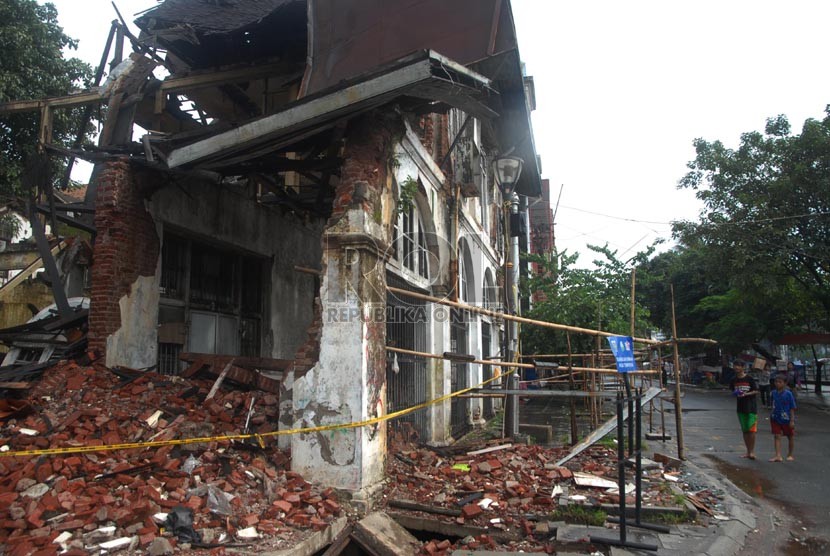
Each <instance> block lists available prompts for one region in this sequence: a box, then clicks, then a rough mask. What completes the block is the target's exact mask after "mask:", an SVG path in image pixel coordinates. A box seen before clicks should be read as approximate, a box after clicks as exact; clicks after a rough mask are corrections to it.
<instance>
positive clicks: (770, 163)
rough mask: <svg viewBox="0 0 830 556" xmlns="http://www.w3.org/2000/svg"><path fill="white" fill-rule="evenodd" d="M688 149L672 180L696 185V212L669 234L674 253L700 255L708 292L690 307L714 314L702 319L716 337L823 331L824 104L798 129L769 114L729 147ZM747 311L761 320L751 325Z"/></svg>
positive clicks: (827, 263)
mask: <svg viewBox="0 0 830 556" xmlns="http://www.w3.org/2000/svg"><path fill="white" fill-rule="evenodd" d="M695 149H696V153H697V156H696V158H695V159H694V160H693V161H691V162H690V163H689V169H690V172H689V173H688V174H687V175H686V176H685V177H684V178H683V179H682V180H681V181H680V183H679V187H680V188H691V189H694V190H695V191H696V192H697V197H698V198H699V199H700V200H701V201H703V204H704V211H703V214H702V215H701V219H700V221H699V222H682V223H679V224H676V225H675V227H674V233H675V237H676V238H677V239H678V240H679V241H680V243H681V245H682V246H685V249H684V250H683V251H682V252H681V253H678V256H679V257H680V258H686V259H689V258H698V259H699V260H700V262H701V264H700V266H698V267H697V270H698V271H699V272H701V273H703V275H704V276H706V277H707V278H708V279H709V280H711V282H710V283H712V284H714V291H708V292H707V295H704V296H700V298H699V302H698V303H697V304H696V305H694V306H692V307H693V309H692V311H691V312H694V311H697V312H698V314H699V315H700V314H706V315H708V316H709V317H711V316H713V314H718V315H720V316H721V319H722V322H720V323H717V324H710V326H709V330H710V331H711V333H712V334H713V335H714V334H719V335H721V338H720V339H724V338H723V334H725V332H726V330H727V329H731V330H744V333H742V334H739V335H740V336H742V337H745V336H748V335H755V337H754V338H752V340H758V339H760V337H759V336H758V335H759V334H762V333H764V332H766V333H768V334H770V333H780V332H782V331H786V330H788V329H793V328H801V329H804V328H812V329H815V328H823V329H828V328H830V326H828V325H830V107H828V111H827V113H826V116H825V118H824V119H822V120H815V119H808V120H807V121H806V122H804V126H803V128H802V131H801V133H800V134H797V135H794V134H792V133H791V130H790V125H789V122H788V121H787V119H786V118H785V117H784V116H777V117H775V118H770V119H769V120H768V121H767V126H766V129H765V132H764V133H760V132H751V133H744V134H743V135H742V136H741V141H740V145H739V147H738V148H737V149H729V148H726V147H725V146H724V145H723V144H722V143H721V142H720V141H713V142H708V141H705V140H703V139H698V140H696V141H695ZM694 251H696V252H697V254H696V255H695V254H690V252H694ZM699 293H700V292H699ZM726 316H728V317H729V318H728V319H727V318H726ZM750 317H751V318H754V319H755V320H760V321H761V322H760V323H758V322H756V323H755V324H754V325H751V326H750V325H748V324H747V323H746V322H745V321H746V319H747V318H750ZM707 320H709V319H707ZM750 320H751V319H750ZM718 327H720V328H721V331H720V332H718V331H717V329H718ZM704 329H705V327H704ZM732 341H738V338H737V337H736V338H733V339H732ZM744 345H746V344H744Z"/></svg>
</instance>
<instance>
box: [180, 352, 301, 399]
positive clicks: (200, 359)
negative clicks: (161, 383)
mask: <svg viewBox="0 0 830 556" xmlns="http://www.w3.org/2000/svg"><path fill="white" fill-rule="evenodd" d="M179 359H180V360H181V361H185V362H187V363H190V366H188V367H187V368H186V369H185V370H184V371H182V373H181V376H182V377H183V378H190V377H191V376H194V375H195V374H196V373H198V372H200V371H206V372H210V373H212V374H214V375H218V376H219V378H218V379H217V381H216V384H221V383H222V382H223V381H224V380H232V381H234V382H237V383H239V384H244V385H247V386H251V387H253V388H256V389H258V390H263V391H265V392H269V393H271V394H279V392H280V381H281V380H282V377H283V373H284V372H285V371H286V370H287V369H288V368H290V367H291V365H292V364H293V362H292V361H286V360H283V359H269V358H265V357H239V356H230V355H208V354H202V353H182V354H181V355H180V356H179Z"/></svg>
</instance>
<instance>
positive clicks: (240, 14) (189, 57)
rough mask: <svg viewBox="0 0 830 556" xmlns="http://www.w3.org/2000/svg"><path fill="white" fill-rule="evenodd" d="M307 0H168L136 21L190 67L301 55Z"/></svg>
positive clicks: (150, 40)
mask: <svg viewBox="0 0 830 556" xmlns="http://www.w3.org/2000/svg"><path fill="white" fill-rule="evenodd" d="M306 11H307V7H306V2H305V0H167V1H166V2H164V3H162V4H160V5H159V6H158V7H156V8H153V9H152V10H149V11H147V12H145V13H144V14H143V15H142V16H141V17H139V18H138V19H136V21H135V24H136V25H137V26H138V28H139V29H141V31H142V35H141V39H142V40H143V41H145V42H147V43H153V44H157V45H159V46H162V47H163V48H165V49H167V50H169V51H170V52H171V53H173V54H175V55H176V56H177V57H179V58H180V59H182V60H184V61H185V62H186V63H187V64H188V65H189V66H190V68H192V69H203V68H212V67H217V66H223V65H228V64H236V63H239V62H240V61H241V60H244V61H247V62H254V61H257V60H262V59H269V58H279V59H280V60H299V61H301V62H304V61H305V51H306V43H307V40H306V36H307V25H306V20H307V16H306Z"/></svg>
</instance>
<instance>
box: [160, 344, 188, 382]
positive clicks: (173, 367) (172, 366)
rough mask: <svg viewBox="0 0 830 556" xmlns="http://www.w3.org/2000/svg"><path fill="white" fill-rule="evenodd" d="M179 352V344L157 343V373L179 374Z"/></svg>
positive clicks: (180, 349)
mask: <svg viewBox="0 0 830 556" xmlns="http://www.w3.org/2000/svg"><path fill="white" fill-rule="evenodd" d="M181 354H182V346H181V345H179V344H162V343H159V374H162V375H177V374H179V355H181Z"/></svg>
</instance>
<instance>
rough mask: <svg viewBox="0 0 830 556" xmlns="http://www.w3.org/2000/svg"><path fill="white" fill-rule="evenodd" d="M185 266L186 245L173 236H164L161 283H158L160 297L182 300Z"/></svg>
mask: <svg viewBox="0 0 830 556" xmlns="http://www.w3.org/2000/svg"><path fill="white" fill-rule="evenodd" d="M186 265H187V243H186V242H185V241H184V240H182V239H180V238H177V237H175V236H171V235H165V236H164V245H163V246H162V249H161V281H160V282H159V292H160V293H161V296H162V297H167V298H170V299H184V285H185V282H184V279H185V272H186V270H187V266H186Z"/></svg>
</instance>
